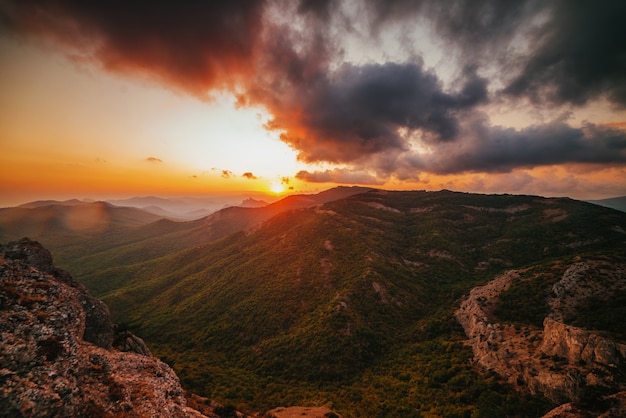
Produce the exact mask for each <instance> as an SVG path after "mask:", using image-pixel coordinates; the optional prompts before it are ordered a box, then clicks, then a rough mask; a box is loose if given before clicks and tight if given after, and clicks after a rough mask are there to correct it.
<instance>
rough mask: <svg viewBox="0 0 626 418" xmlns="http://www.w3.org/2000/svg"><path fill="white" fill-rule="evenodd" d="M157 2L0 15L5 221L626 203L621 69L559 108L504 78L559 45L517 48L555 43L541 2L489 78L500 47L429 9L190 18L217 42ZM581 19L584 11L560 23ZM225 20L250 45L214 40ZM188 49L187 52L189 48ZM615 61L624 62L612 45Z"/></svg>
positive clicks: (268, 5)
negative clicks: (40, 205) (409, 193)
mask: <svg viewBox="0 0 626 418" xmlns="http://www.w3.org/2000/svg"><path fill="white" fill-rule="evenodd" d="M12 3H14V4H12ZM486 3H489V2H486ZM531 3H532V2H531ZM164 4H165V3H164ZM164 4H161V3H159V4H155V7H154V9H152V10H134V9H133V10H131V11H130V12H129V13H131V12H132V13H134V12H137V11H138V12H141V13H147V17H146V19H145V20H132V19H128V16H130V15H128V16H127V15H126V14H125V13H126V11H123V13H122V12H121V9H120V11H115V12H112V13H111V14H109V10H108V9H107V10H104V11H103V10H100V9H98V7H99V6H97V5H92V6H90V5H84V4H82V3H80V2H77V3H76V4H73V3H72V2H71V1H70V2H67V4H65V3H63V6H59V7H58V8H57V9H55V8H53V7H52V6H50V7H51V8H50V9H49V10H48V12H49V13H48V14H45V13H44V14H41V15H38V16H39V17H41V16H43V18H42V20H40V21H39V20H37V19H38V17H33V15H32V13H31V12H32V10H30V9H29V7H30V6H28V5H25V6H22V5H21V3H19V2H13V0H7V1H6V5H5V3H3V2H0V91H1V92H2V94H0V167H2V168H1V170H0V207H3V206H12V205H17V204H21V203H26V202H28V201H32V200H43V199H69V198H89V199H107V198H108V199H113V198H120V197H131V196H146V195H156V196H173V197H174V196H176V197H180V196H207V195H211V194H225V193H231V192H237V193H243V194H245V193H247V192H250V193H268V196H270V197H271V196H282V195H285V194H288V193H315V192H319V191H321V190H325V189H328V188H331V187H334V186H337V185H360V186H369V187H377V188H383V189H390V190H415V189H425V190H440V189H444V188H445V189H451V190H458V191H466V192H478V193H511V194H536V195H542V196H569V197H573V198H577V199H601V198H608V197H614V196H621V195H626V145H625V144H626V100H625V99H624V98H623V97H622V96H620V94H619V92H620V91H622V90H620V88H624V87H623V86H622V85H621V84H620V83H622V82H624V80H622V78H620V76H619V71H617V72H616V71H612V72H607V74H602V73H601V72H600V71H601V70H602V68H604V67H602V66H601V65H600V64H602V63H600V64H599V67H598V68H599V69H598V68H592V70H593V71H597V72H598V77H605V78H606V80H605V79H602V80H600V81H599V82H598V83H597V85H594V84H593V82H590V81H588V80H584V81H585V83H587V84H584V83H582V82H581V85H580V86H574V87H577V89H574V88H573V89H572V92H569V91H565V90H563V91H561V90H558V89H559V88H564V87H563V86H559V85H558V81H559V80H556V81H554V80H551V79H550V76H551V75H552V73H551V72H550V73H548V72H546V71H552V69H551V68H535V67H533V66H532V65H530V64H529V65H528V66H527V67H524V66H523V65H521V64H520V65H518V67H519V68H522V70H527V71H529V72H530V71H531V70H533V69H534V71H536V72H537V73H538V74H540V75H541V76H543V79H545V80H548V81H549V82H548V81H546V85H545V86H543V85H537V84H533V83H539V82H538V81H536V80H543V79H542V78H541V77H537V78H532V77H530V75H532V74H530V73H529V74H522V75H521V76H520V77H519V78H518V79H513V78H511V76H509V75H508V74H506V72H505V71H504V69H506V70H510V69H511V68H514V67H512V66H511V62H514V63H515V64H516V65H517V64H518V62H517V61H515V59H520V60H521V61H520V62H526V61H527V62H529V63H531V64H532V63H535V61H534V60H535V58H536V57H539V58H541V57H543V55H542V54H544V53H545V51H549V47H550V46H552V45H560V44H558V39H559V38H558V37H554V39H552V38H551V36H552V34H553V33H552V32H546V37H545V39H546V41H545V42H546V43H547V44H546V46H545V48H543V47H542V45H540V44H539V43H538V44H537V45H533V44H532V43H531V42H526V41H525V39H526V38H525V37H529V36H530V35H529V34H532V29H533V28H534V29H537V28H540V27H541V25H542V24H544V23H545V24H546V28H548V29H546V30H551V29H550V28H553V27H558V26H550V24H551V21H550V19H554V20H555V21H556V22H557V23H558V19H560V16H562V15H559V14H558V13H554V15H550V13H549V11H546V10H544V9H541V7H544V6H542V5H538V4H534V3H532V7H538V8H539V9H538V10H537V11H536V14H534V15H533V14H532V13H531V14H530V17H524V16H521V15H520V17H519V20H520V22H521V23H520V24H519V26H516V27H515V30H517V33H518V35H516V36H510V37H508V38H507V36H509V35H507V32H506V31H501V32H497V31H496V32H493V33H497V34H499V35H500V36H501V37H502V38H503V39H504V41H503V45H505V46H507V47H509V48H510V49H508V50H506V51H507V53H508V52H511V51H513V50H515V51H517V53H518V54H519V55H516V56H513V55H512V58H511V62H504V63H502V64H501V63H500V62H499V60H500V61H506V60H507V59H508V58H507V57H506V55H504V54H503V55H502V57H501V58H499V60H492V59H485V57H484V56H483V55H482V54H484V52H482V51H481V46H483V45H484V46H485V48H486V47H491V48H496V47H499V46H500V44H498V43H497V42H495V41H493V40H490V39H489V38H488V37H485V38H480V37H477V38H476V46H475V49H476V50H474V49H473V48H474V47H472V46H471V45H469V44H468V43H466V41H465V40H464V38H463V37H462V36H457V34H456V31H458V32H459V33H464V32H463V31H464V30H467V28H466V27H464V26H463V25H462V23H459V22H456V23H455V22H452V21H451V20H449V19H448V17H449V16H448V15H447V13H443V12H442V13H443V14H440V13H439V12H438V11H437V10H436V8H434V9H432V10H431V9H416V11H411V13H408V12H407V13H400V12H402V10H400V11H398V10H395V11H393V10H392V9H390V10H387V11H385V10H381V9H378V8H377V7H378V6H376V5H377V3H376V2H369V1H367V0H345V1H344V0H342V1H338V2H335V3H333V4H331V3H328V4H326V3H324V7H328V8H329V9H328V10H322V6H320V10H317V9H315V8H314V7H312V6H311V10H308V9H307V8H306V7H304V6H303V5H304V3H303V4H302V5H301V6H299V7H296V6H295V3H294V4H290V5H288V4H283V3H280V2H273V1H269V2H249V3H242V4H236V5H233V6H232V9H231V8H230V7H231V6H228V5H211V4H207V5H203V6H202V8H206V9H207V10H206V12H207V14H206V16H207V19H208V21H210V22H212V24H214V25H215V26H216V27H218V28H219V30H216V31H213V29H212V28H211V27H208V26H207V25H206V24H205V23H204V21H195V20H194V19H193V16H192V17H190V15H189V12H190V11H191V12H193V13H192V15H193V14H194V13H195V12H196V9H194V8H193V7H192V8H189V5H187V4H185V5H182V6H181V7H180V9H178V8H175V9H174V10H170V9H167V7H168V6H166V5H165V6H164ZM529 4H530V3H529ZM7 5H8V6H7ZM21 7H24V10H23V11H22V10H21ZM42 7H44V6H42ZM45 7H47V6H45ZM45 7H44V8H45ZM64 7H66V8H67V10H64V9H63V8H64ZM92 7H93V10H92V9H91V8H92ZM118 7H121V6H118ZM194 7H195V6H194ZM198 7H200V6H198ZM279 7H287V9H288V10H284V11H283V10H280V9H278V8H279ZM407 7H408V6H407ZM415 7H417V5H415ZM529 7H530V6H529ZM313 9H315V10H313ZM365 9H366V10H368V11H369V12H370V13H371V15H368V16H372V17H371V21H366V20H367V19H366V18H363V16H364V14H363V13H362V11H363V10H365ZM22 12H23V13H22ZM117 12H120V13H119V15H118V14H116V13H117ZM331 12H332V13H333V14H325V13H331ZM91 13H93V14H91ZM220 13H224V16H226V18H225V19H224V20H219V19H220V18H221V14H220ZM507 13H508V12H507ZM511 13H512V15H511V16H516V19H517V18H518V17H517V15H516V14H515V11H512V12H511ZM576 13H579V14H580V16H586V13H588V11H586V10H582V8H581V10H575V11H574V12H572V14H571V16H570V15H568V17H567V18H572V19H574V18H576V19H578V15H576ZM57 14H58V15H57ZM170 14H171V15H172V16H170ZM378 14H379V15H378ZM233 15H234V16H236V17H241V18H242V20H237V19H234V20H232V21H236V22H239V24H242V25H243V24H245V25H247V26H248V27H249V28H248V29H249V31H248V32H245V31H244V32H243V33H242V30H243V29H246V28H244V27H243V26H235V27H230V26H228V25H229V24H228V23H223V22H230V21H231V20H228V18H232V17H233ZM77 16H78V17H77ZM138 16H143V15H138ZM163 16H165V18H163ZM376 16H378V17H376ZM477 16H478V15H477ZM607 16H608V17H607ZM170 17H171V19H170ZM472 17H473V16H468V19H470V18H472ZM478 17H479V16H478ZM81 18H82V19H84V21H81V20H80V19H81ZM525 18H528V22H530V23H528V22H525V21H524V20H523V19H525ZM608 18H610V14H607V15H606V16H604V15H603V16H602V19H608ZM3 19H4V20H3ZM46 19H49V20H46ZM109 19H111V21H109ZM115 19H118V20H115ZM341 19H346V21H349V22H351V24H352V25H353V26H351V27H350V28H351V29H350V30H348V29H346V26H345V25H343V24H340V23H341V22H343V20H341ZM377 19H379V20H377ZM511 19H513V18H511ZM430 20H432V21H433V22H438V23H437V24H432V23H429V22H430ZM513 20H515V19H513ZM5 21H6V22H11V23H10V24H7V26H6V27H3V26H2V25H3V22H5ZM598 21H600V20H598ZM480 22H483V20H480ZM483 23H484V22H483ZM561 23H568V22H561ZM592 23H593V22H592ZM126 24H128V27H125V26H124V25H126ZM196 24H198V26H197V27H195V26H194V25H196ZM452 24H454V25H456V26H450V27H447V26H445V25H452ZM490 24H491V25H492V26H494V27H496V28H497V25H498V24H499V23H498V22H491V23H490ZM181 25H182V26H181ZM533 25H535V26H533ZM590 25H591V23H590ZM604 26H606V25H604ZM604 26H602V25H598V28H595V27H590V28H589V30H590V32H589V33H590V34H591V35H593V36H595V38H593V39H600V40H602V39H605V38H603V36H604V32H603V30H604V29H603V27H604ZM181 27H183V29H181ZM469 27H470V26H469V25H468V28H469ZM563 28H564V30H568V28H570V26H568V25H566V24H564V25H563ZM484 29H485V31H486V33H492V32H491V31H490V30H491V29H490V27H486V28H484ZM592 29H593V30H596V29H597V33H595V32H593V31H592ZM181 30H182V32H181ZM186 30H188V31H189V32H188V33H187V32H185V31H186ZM117 31H119V32H117ZM438 31H439V32H438ZM144 32H145V33H144ZM222 32H225V33H226V34H230V35H233V34H237V35H238V36H239V35H240V36H241V38H238V37H236V36H234V35H233V36H234V38H233V36H231V37H228V36H226V35H223V33H222ZM557 32H558V31H557ZM557 32H554V33H557ZM144 35H145V38H144ZM278 35H280V36H278ZM591 35H590V36H591ZM125 36H126V37H128V39H129V40H133V42H124V40H125V38H124V37H125ZM133 36H134V37H135V38H133ZM186 36H189V37H190V38H189V39H192V40H197V45H196V44H193V45H192V44H189V43H187V44H185V43H184V41H187V40H188V39H187V38H186ZM231 38H233V39H234V41H233V39H231ZM529 39H530V38H529ZM230 41H233V42H235V43H234V44H231V43H229V42H230ZM239 41H240V43H237V42H239ZM318 41H320V42H318ZM321 41H325V43H324V42H321ZM575 41H576V39H574V40H573V41H572V42H575ZM550 42H553V43H552V44H551V43H550ZM221 43H223V44H224V45H222V44H221ZM581 45H583V46H585V45H587V43H586V42H582V41H581ZM615 45H616V46H615V47H614V48H615V49H614V51H616V52H614V53H615V54H616V55H615V56H618V53H619V52H620V51H621V49H620V48H623V46H621V45H622V44H621V43H619V42H617V40H616V42H615ZM581 48H582V47H581ZM544 49H545V51H544ZM607 50H609V49H607ZM443 51H447V52H449V53H444V52H443ZM582 52H584V53H588V54H592V53H591V52H589V51H582ZM472 54H474V55H472ZM572 56H574V57H575V56H577V55H576V54H572ZM590 56H593V55H590ZM172 57H174V58H172ZM539 58H537V60H538V59H539ZM203 60H204V61H203ZM466 60H467V61H466ZM524 60H526V61H524ZM537 62H540V61H537ZM611 62H612V61H611ZM182 63H184V65H183V64H182ZM468 63H470V64H468ZM500 64H501V66H499V65H500ZM617 65H621V64H619V63H618V64H617ZM559 68H561V67H558V68H557V70H558V69H559ZM563 68H567V69H569V70H570V71H575V70H571V68H573V67H566V66H565V64H564V66H563ZM555 71H556V70H555ZM559 71H560V70H559ZM585 74H586V73H585ZM616 74H617V75H616ZM574 75H577V74H574ZM523 76H528V77H527V78H525V77H523ZM528 80H531V81H528ZM572 80H575V81H574V82H573V83H575V82H578V79H576V78H574V77H573V78H572ZM603 80H604V81H603ZM607 80H608V81H607ZM592 81H593V80H592ZM516 83H517V84H516ZM550 83H551V84H550ZM611 83H613V84H611ZM624 84H626V82H624ZM519 86H522V87H519ZM606 86H610V88H608V87H606ZM613 87H614V89H613ZM516 88H518V89H519V91H517V90H515V89H516ZM524 89H525V90H524ZM513 90H515V91H513ZM511 91H513V93H511ZM520 91H521V93H520ZM570 93H571V94H570ZM551 95H552V96H551ZM559 95H560V96H559ZM576 95H578V96H576ZM557 96H558V97H557Z"/></svg>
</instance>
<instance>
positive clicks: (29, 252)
mask: <svg viewBox="0 0 626 418" xmlns="http://www.w3.org/2000/svg"><path fill="white" fill-rule="evenodd" d="M128 334H129V335H125V336H124V338H123V339H122V340H123V343H122V347H123V348H125V349H126V352H123V351H120V350H118V349H114V348H113V347H112V345H113V342H114V341H115V332H114V327H113V324H112V323H111V320H110V317H109V311H108V308H107V307H106V305H104V304H103V303H102V302H100V301H98V300H97V299H95V298H93V297H92V296H90V295H89V293H88V292H87V291H86V289H85V288H84V287H83V286H82V285H80V284H79V283H78V282H76V280H74V279H73V278H72V277H71V276H70V275H69V274H68V273H65V272H63V271H61V270H58V269H56V268H55V267H54V266H53V264H52V257H51V256H50V253H49V252H48V251H47V250H45V249H44V248H43V247H42V246H41V245H40V244H39V243H37V242H34V241H30V240H28V239H22V240H20V241H17V242H12V243H9V244H7V245H6V246H0V416H6V417H20V416H24V417H26V416H28V417H49V416H59V417H75V416H82V417H96V416H97V417H113V416H125V417H139V416H142V417H143V416H150V417H202V416H204V415H202V414H200V413H199V412H198V411H196V410H193V409H191V408H189V407H187V406H186V400H185V396H184V393H183V389H182V388H181V386H180V382H179V380H178V377H177V376H176V374H175V373H174V371H173V370H172V369H171V368H170V367H169V366H167V365H166V364H165V363H163V362H161V361H160V360H158V359H156V358H154V357H152V356H150V354H149V350H148V349H147V347H145V344H143V341H141V340H140V339H139V338H137V337H135V336H132V334H130V333H128ZM118 340H119V338H118ZM140 353H141V354H140Z"/></svg>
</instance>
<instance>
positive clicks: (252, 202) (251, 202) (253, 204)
mask: <svg viewBox="0 0 626 418" xmlns="http://www.w3.org/2000/svg"><path fill="white" fill-rule="evenodd" d="M267 205H268V203H267V202H266V201H264V200H256V199H253V198H251V197H249V198H247V199H245V200H244V201H243V202H241V203H240V204H238V205H237V206H240V207H244V208H260V207H262V206H267Z"/></svg>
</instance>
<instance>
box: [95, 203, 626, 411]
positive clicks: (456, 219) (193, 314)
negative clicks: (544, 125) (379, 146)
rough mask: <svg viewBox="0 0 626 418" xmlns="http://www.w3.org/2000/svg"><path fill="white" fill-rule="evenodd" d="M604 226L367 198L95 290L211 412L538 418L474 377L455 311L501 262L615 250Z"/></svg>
mask: <svg viewBox="0 0 626 418" xmlns="http://www.w3.org/2000/svg"><path fill="white" fill-rule="evenodd" d="M616 226H620V227H621V228H622V230H626V216H625V215H624V214H621V213H618V212H615V211H611V210H606V209H603V208H600V207H597V206H594V205H591V204H585V203H581V202H576V201H572V200H567V199H558V200H557V199H541V198H537V197H528V196H481V195H471V194H462V193H452V192H438V193H428V192H375V193H368V194H363V195H358V196H353V197H352V198H348V199H346V200H339V201H334V202H330V203H327V204H325V205H323V206H322V207H315V208H308V209H300V210H297V211H292V212H287V213H283V214H280V215H278V216H276V217H274V218H272V219H271V220H270V221H268V222H266V223H265V224H263V226H262V227H260V228H259V229H258V230H256V231H254V232H251V231H248V233H247V234H246V233H243V232H241V233H237V234H234V235H230V236H227V237H226V238H224V239H222V240H220V241H218V242H214V243H210V244H205V245H202V246H198V247H194V248H190V249H186V250H184V251H181V252H179V253H171V254H168V255H166V256H164V257H162V258H159V259H154V260H151V261H148V262H145V263H137V264H133V265H126V266H120V267H114V268H111V269H109V270H101V271H100V272H99V273H98V274H97V275H95V276H92V281H91V286H92V287H94V286H95V287H96V288H97V289H98V290H99V291H100V294H101V295H102V294H103V293H102V292H104V291H105V288H106V287H109V288H110V289H111V291H110V292H108V293H106V294H104V300H105V301H106V302H107V303H108V304H109V305H110V306H111V309H112V311H113V313H114V315H115V316H116V319H117V320H118V321H120V320H122V321H125V322H128V323H129V325H130V326H131V327H133V328H134V329H135V330H137V331H138V332H139V333H140V334H141V335H142V336H144V337H145V338H146V340H147V341H148V342H149V343H150V344H151V345H152V346H154V347H155V348H156V351H157V352H158V353H160V354H161V355H164V356H166V358H167V359H168V360H169V361H170V362H172V363H173V364H174V367H175V368H176V369H177V371H178V373H179V374H180V375H181V376H182V378H183V381H184V382H185V384H187V385H188V386H191V388H192V389H193V390H195V391H198V392H199V393H201V394H204V395H208V396H212V397H216V398H218V399H220V400H222V401H223V402H233V403H238V404H239V405H241V406H245V405H248V406H251V407H254V408H257V409H265V408H269V407H272V406H276V405H278V404H289V403H291V404H303V403H312V402H314V403H328V404H332V405H333V406H335V407H338V408H340V409H343V410H344V411H346V412H348V411H353V413H355V415H360V416H385V415H395V416H398V414H401V415H407V416H411V415H413V416H420V415H419V414H422V415H425V416H427V415H428V413H427V412H426V411H427V410H432V411H431V412H432V413H433V414H435V415H437V414H439V415H442V414H443V415H450V414H460V415H463V414H466V413H472V411H474V413H475V414H477V415H478V416H488V415H489V414H490V413H494V414H496V415H493V416H497V414H498V413H500V414H502V413H510V412H511V411H510V410H508V409H507V408H513V409H515V410H516V411H517V412H516V413H517V414H521V415H528V416H535V415H537V411H538V410H539V409H542V408H545V407H546V405H545V404H542V403H541V402H538V401H536V400H526V401H524V400H521V399H520V398H519V397H518V396H516V395H513V394H512V393H510V392H507V391H506V390H505V389H503V388H501V387H499V386H498V385H497V384H496V383H495V382H494V381H493V379H488V378H487V379H486V378H482V377H480V376H478V375H477V374H476V373H474V372H473V371H472V369H471V367H470V366H469V362H468V360H469V352H468V351H467V350H466V349H465V348H464V347H463V346H462V344H461V343H460V341H461V340H462V338H463V335H462V333H461V331H460V330H459V328H458V326H456V324H455V323H454V321H453V320H452V318H451V312H452V311H453V309H454V308H455V307H456V303H457V300H458V298H459V297H460V296H461V295H462V294H463V293H464V292H467V291H468V290H469V289H470V288H471V287H472V286H474V285H476V284H477V283H479V282H483V281H485V280H487V279H489V278H491V277H492V276H493V274H495V273H496V272H499V271H502V270H503V269H505V268H509V267H519V266H524V265H530V264H536V263H542V262H545V261H548V260H554V259H558V258H560V257H567V256H569V255H571V254H577V253H581V252H594V251H602V250H603V249H607V248H613V249H614V248H617V247H621V246H623V243H624V234H623V233H622V232H619V231H618V230H617V229H618V228H615V227H616ZM622 248H623V247H622ZM97 283H106V286H98V285H97ZM235 388H236V389H235ZM477 390H479V391H478V392H477ZM418 410H419V411H421V412H419V413H418V412H416V411H418ZM494 411H495V412H494Z"/></svg>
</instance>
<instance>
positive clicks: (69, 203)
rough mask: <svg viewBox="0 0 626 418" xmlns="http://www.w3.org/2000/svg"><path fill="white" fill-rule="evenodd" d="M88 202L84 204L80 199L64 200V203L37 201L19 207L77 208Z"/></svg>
mask: <svg viewBox="0 0 626 418" xmlns="http://www.w3.org/2000/svg"><path fill="white" fill-rule="evenodd" d="M85 203H87V202H82V201H80V200H78V199H70V200H64V201H58V200H37V201H35V202H29V203H24V204H23V205H20V206H18V207H20V208H26V209H33V208H40V207H46V206H55V205H60V206H76V205H82V204H85Z"/></svg>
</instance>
